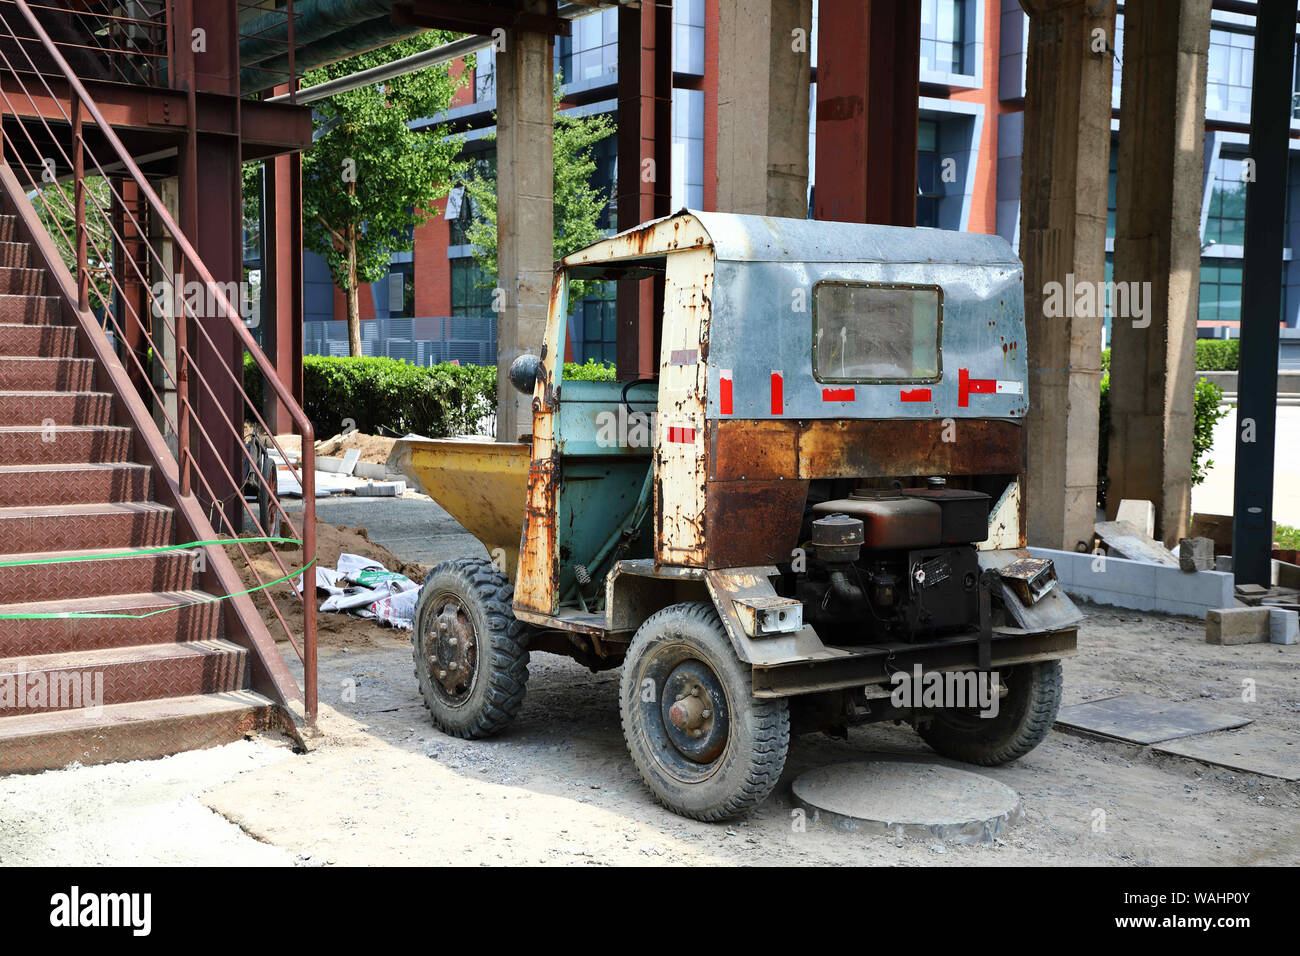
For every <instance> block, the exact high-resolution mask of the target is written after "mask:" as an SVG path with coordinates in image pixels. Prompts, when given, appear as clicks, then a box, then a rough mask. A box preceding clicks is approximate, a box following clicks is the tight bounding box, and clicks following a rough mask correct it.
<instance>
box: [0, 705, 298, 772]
mask: <svg viewBox="0 0 1300 956" xmlns="http://www.w3.org/2000/svg"><path fill="white" fill-rule="evenodd" d="M275 710H276V708H275V705H274V704H272V702H271V701H269V700H268V699H267V698H265V697H263V696H262V695H261V694H257V693H254V692H253V691H247V690H243V691H234V692H227V693H222V694H194V695H188V696H185V697H168V698H164V699H161V700H142V701H132V702H131V703H126V704H110V705H108V706H106V707H104V708H103V710H102V711H101V712H100V713H99V714H98V715H96V714H95V713H94V712H92V711H86V710H65V711H54V712H50V713H43V714H28V715H22V716H14V717H8V718H3V719H0V767H3V768H4V769H5V770H6V771H9V772H12V773H31V772H35V771H39V770H55V769H58V768H60V767H66V766H67V765H68V764H70V763H73V762H76V763H79V764H83V765H87V766H89V765H92V764H101V763H112V762H113V761H117V760H148V759H151V758H153V757H166V756H168V755H170V754H176V753H181V752H182V751H185V750H201V749H203V748H205V747H216V746H220V745H221V744H226V743H230V742H231V741H233V740H239V739H241V738H242V737H243V736H244V735H245V734H250V733H254V732H256V731H259V730H267V729H271V728H273V727H275V726H276V725H277V722H278V718H277V716H276V714H275Z"/></svg>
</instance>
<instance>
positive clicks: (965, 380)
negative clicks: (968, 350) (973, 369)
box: [957, 368, 970, 408]
mask: <svg viewBox="0 0 1300 956" xmlns="http://www.w3.org/2000/svg"><path fill="white" fill-rule="evenodd" d="M968 405H970V373H969V372H967V371H966V370H965V369H964V368H959V369H957V406H958V407H959V408H966V407H967V406H968Z"/></svg>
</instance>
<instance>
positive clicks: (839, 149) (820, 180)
mask: <svg viewBox="0 0 1300 956" xmlns="http://www.w3.org/2000/svg"><path fill="white" fill-rule="evenodd" d="M818 11H819V12H818V17H819V23H820V29H819V32H818V35H817V37H818V39H817V189H816V195H815V196H814V215H815V216H816V217H817V218H818V219H834V220H836V221H838V222H876V223H882V224H884V225H888V226H915V225H916V135H917V97H918V95H919V93H920V69H921V5H920V4H919V3H916V2H914V0H867V2H866V3H863V2H862V0H822V2H821V5H820V6H819V7H818Z"/></svg>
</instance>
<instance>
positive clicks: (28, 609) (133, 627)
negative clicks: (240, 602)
mask: <svg viewBox="0 0 1300 956" xmlns="http://www.w3.org/2000/svg"><path fill="white" fill-rule="evenodd" d="M222 603H223V602H221V601H218V600H214V599H213V596H212V595H211V594H208V593H207V592H205V591H153V592H149V593H145V594H111V595H108V596H105V597H83V598H70V599H64V600H55V601H51V600H45V601H30V602H27V603H25V604H0V652H2V653H4V654H10V655H13V656H15V657H17V656H27V655H33V654H54V653H57V652H59V651H66V650H70V649H72V648H77V649H79V650H87V651H89V650H95V649H97V648H104V647H127V646H131V645H142V644H167V643H171V642H174V641H182V640H187V641H210V640H214V639H216V638H218V637H220V636H221V633H222V632H221V623H222V618H221V615H222ZM155 611H158V612H161V613H153V612H155ZM32 614H122V615H131V616H130V617H62V618H39V619H38V618H31V617H26V615H32Z"/></svg>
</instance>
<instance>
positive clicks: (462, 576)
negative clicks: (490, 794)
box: [411, 558, 528, 740]
mask: <svg viewBox="0 0 1300 956" xmlns="http://www.w3.org/2000/svg"><path fill="white" fill-rule="evenodd" d="M448 594H451V595H454V596H455V597H456V599H457V600H458V602H459V604H460V606H461V607H462V609H463V610H464V612H465V615H466V617H467V618H468V619H469V621H470V623H471V624H472V625H473V628H474V637H475V640H476V643H477V664H476V666H475V668H474V676H473V679H472V684H471V686H470V688H469V691H468V693H467V695H466V696H465V699H464V700H463V701H460V702H458V703H456V704H454V705H453V704H452V703H451V702H449V701H448V699H447V698H446V696H445V695H444V694H443V693H441V692H440V691H439V689H438V688H439V687H440V686H441V685H440V684H439V685H438V686H435V684H437V681H436V679H435V677H434V675H433V674H431V673H430V664H429V658H428V656H427V655H426V654H425V642H426V640H427V638H428V635H429V634H430V631H431V629H432V628H433V627H434V626H436V625H435V623H434V621H433V615H434V613H435V606H436V605H437V604H440V603H441V601H440V596H445V595H448ZM513 597H514V588H513V587H512V586H511V584H510V581H509V579H507V578H506V576H505V575H504V574H502V573H501V572H500V571H499V570H497V568H496V566H495V565H493V564H492V562H491V561H488V560H487V559H486V558H458V559H457V560H455V561H446V562H444V563H442V564H440V565H438V566H437V567H435V568H434V569H433V570H432V571H430V572H429V576H428V577H427V578H425V581H424V587H423V588H422V589H421V591H420V600H419V603H418V604H417V605H416V608H415V629H414V630H413V631H412V632H411V647H412V654H413V655H414V657H415V676H416V678H417V679H418V680H419V683H420V696H421V697H423V698H424V706H425V707H426V708H427V709H428V711H429V714H430V716H431V717H432V718H433V723H434V725H435V726H436V727H437V728H438V729H439V730H441V731H442V732H443V733H445V734H450V735H451V736H453V737H462V738H465V739H468V740H479V739H482V738H484V737H491V736H492V735H493V734H497V733H500V732H501V731H502V730H504V729H505V728H506V726H507V725H509V723H510V721H512V720H513V719H514V718H515V715H516V714H518V713H519V708H520V707H521V706H523V702H524V690H525V687H526V685H527V683H528V634H527V628H526V627H525V625H524V624H523V623H521V622H520V621H519V620H517V619H516V618H515V615H514V611H513V610H512V609H511V601H512V599H513Z"/></svg>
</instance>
